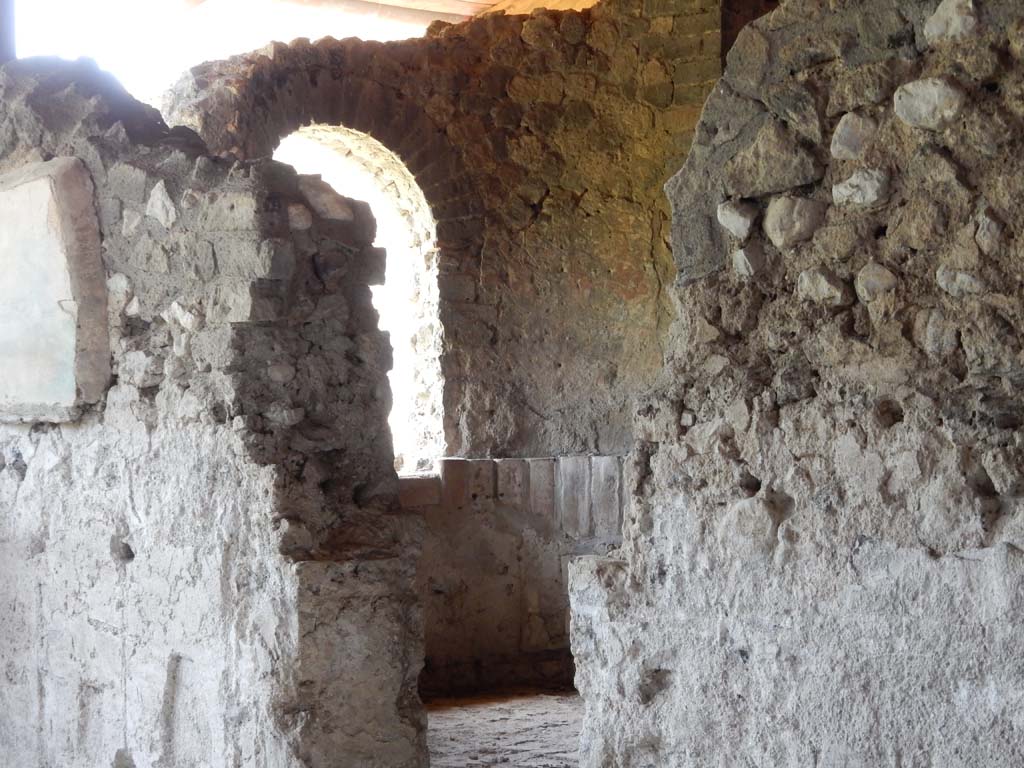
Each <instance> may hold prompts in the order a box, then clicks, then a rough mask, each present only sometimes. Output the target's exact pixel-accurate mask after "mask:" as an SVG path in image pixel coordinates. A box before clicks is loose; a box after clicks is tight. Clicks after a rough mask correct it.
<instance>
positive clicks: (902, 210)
mask: <svg viewBox="0 0 1024 768" xmlns="http://www.w3.org/2000/svg"><path fill="white" fill-rule="evenodd" d="M937 5H938V2H937V0H931V2H922V3H917V2H914V3H905V2H900V0H867V1H866V2H857V3H840V2H836V3H830V4H829V3H803V2H798V1H796V0H793V1H791V2H788V3H783V4H782V6H781V7H780V9H779V10H778V11H776V12H775V13H774V14H772V15H770V16H769V17H767V18H766V19H764V20H762V21H759V22H755V23H754V25H753V28H752V29H751V31H750V32H749V34H748V33H744V35H746V36H747V37H748V38H749V39H750V40H751V41H754V42H756V45H754V44H753V43H751V44H749V45H748V46H747V48H748V51H747V52H748V53H750V52H751V51H754V52H756V53H757V56H754V55H753V54H751V55H749V56H747V58H746V61H750V62H755V61H756V63H757V66H756V70H755V69H754V68H752V69H751V70H750V71H748V72H732V71H727V73H726V74H725V76H724V78H723V81H722V83H721V84H720V85H719V87H717V88H716V89H715V90H714V92H713V93H712V94H711V96H710V98H709V100H708V102H707V104H706V105H705V108H704V111H703V113H702V122H701V125H700V126H699V127H698V130H697V134H696V139H695V142H694V148H693V151H692V152H691V155H690V157H689V159H688V160H687V163H686V164H685V166H684V167H683V169H682V170H681V171H680V173H679V174H677V176H676V177H674V178H673V181H672V182H671V184H670V185H669V186H668V188H667V189H668V192H669V195H670V199H671V201H672V203H673V213H674V217H675V220H674V223H673V236H674V238H675V240H674V243H673V247H674V249H675V251H676V254H677V261H678V262H679V264H680V266H681V270H683V269H684V268H685V270H689V271H686V272H685V275H686V278H687V279H684V280H681V281H678V282H677V284H676V285H675V286H674V290H675V302H676V307H677V309H678V318H677V320H676V322H675V323H674V324H673V328H672V332H671V342H670V344H669V346H668V349H667V351H666V365H665V371H664V374H663V378H662V381H661V384H660V386H659V387H658V388H657V389H656V390H655V391H653V392H652V393H650V394H649V395H648V396H646V397H645V398H643V399H642V400H641V402H640V403H639V404H638V413H637V425H638V427H637V434H638V436H642V438H643V442H639V443H638V444H637V445H636V447H635V449H634V452H633V454H632V464H633V472H632V474H631V480H630V481H627V486H626V489H625V490H626V491H627V492H628V494H629V497H630V505H629V508H628V509H627V513H626V520H627V523H626V526H625V528H624V540H623V546H622V548H621V550H619V551H618V552H616V553H614V554H613V555H612V556H609V557H605V558H600V557H594V558H588V559H584V560H580V561H578V562H576V563H574V564H573V567H572V570H571V572H570V576H571V594H572V607H573V618H572V620H573V626H572V638H573V651H574V656H575V659H576V664H577V678H576V680H577V686H578V689H579V690H580V692H581V694H582V696H583V697H584V699H585V700H586V702H587V714H586V718H585V721H584V729H583V738H582V741H581V744H582V752H581V764H582V765H583V766H585V768H597V767H598V766H602V767H603V766H635V767H637V768H639V766H669V765H687V766H688V765H691V764H692V765H703V764H705V763H707V762H709V761H710V762H711V763H712V764H714V765H730V766H732V765H757V766H773V767H774V766H789V765H805V764H806V765H813V764H815V763H818V764H829V765H846V766H853V765H895V764H897V763H900V762H906V761H907V760H908V759H909V758H908V755H915V756H917V757H916V758H915V759H919V760H922V761H924V762H926V763H930V764H935V765H940V764H941V765H967V764H974V763H976V764H980V765H993V766H994V765H1014V764H1016V763H1019V762H1021V761H1022V760H1024V743H1022V742H1021V740H1020V739H1019V738H1017V730H1018V729H1017V727H1016V721H1017V720H1018V719H1019V712H1020V706H1019V696H1018V695H1017V693H1016V691H1017V689H1019V688H1020V687H1021V686H1024V669H1022V667H1021V665H1020V664H1019V659H1018V657H1019V654H1018V653H1017V650H1016V643H1015V640H1014V638H1015V637H1017V636H1018V635H1019V634H1020V633H1021V632H1022V631H1024V619H1022V616H1024V614H1021V613H1020V610H1019V608H1010V606H1018V605H1019V604H1020V603H1021V601H1022V600H1024V588H1022V583H1024V582H1022V579H1024V557H1022V555H1021V547H1020V537H1021V535H1022V534H1021V532H1020V531H1021V530H1022V529H1021V528H1020V527H1019V526H1020V522H1019V520H1020V518H1019V512H1018V506H1019V505H1018V504H1017V501H1016V498H1017V495H1018V493H1019V490H1006V489H1015V488H1016V487H1017V486H1016V483H1017V482H1018V481H1017V480H1014V479H1011V476H1013V475H1015V474H1017V475H1019V473H1016V472H1015V471H1011V472H1005V471H1004V468H1005V467H1009V466H1014V465H1015V463H1019V461H1020V454H1019V443H1020V425H1021V416H1020V414H1021V413H1024V400H1022V396H1021V390H1020V388H1019V386H1018V384H1017V382H1018V381H1019V379H1020V376H1021V375H1022V372H1024V361H1022V358H1021V353H1020V350H1021V348H1022V346H1024V310H1022V307H1024V294H1022V288H1021V282H1020V279H1019V276H1020V265H1019V263H1017V262H1018V261H1019V248H1018V247H1017V246H1016V245H1011V242H1014V240H1015V238H1016V237H1019V234H1018V233H1017V231H1016V230H1017V227H1018V224H1019V222H1020V221H1021V220H1024V205H1022V204H1021V200H1022V199H1024V186H1022V185H1024V182H1022V179H1024V175H1022V174H1020V173H1019V172H1018V166H1019V165H1020V162H1019V147H1017V146H1016V144H1013V145H1010V144H1004V145H1002V148H999V146H1000V145H999V143H998V142H994V143H993V142H979V141H978V135H979V134H978V131H977V129H976V126H977V124H978V123H979V122H981V119H980V118H979V119H975V118H970V115H971V114H973V113H974V112H975V111H977V112H978V113H979V114H982V115H986V116H987V115H994V114H997V113H1000V112H1004V111H1005V113H1007V114H1009V113H1011V112H1012V113H1014V114H1020V106H1019V102H1020V99H1021V91H1020V88H1019V86H1018V85H1011V84H1013V83H1017V81H1018V80H1019V79H1020V76H1019V73H1018V72H1017V69H1018V67H1017V64H1016V63H1015V62H1013V63H1011V60H1012V56H1011V53H1012V50H1008V49H1010V46H1011V42H1010V39H1009V37H1008V35H1007V32H1010V31H1011V30H1013V29H1014V26H1013V22H1014V21H1015V20H1016V19H1017V18H1019V16H1020V14H1021V8H1020V4H1019V3H1016V2H1011V0H990V1H989V2H985V3H984V4H981V3H977V6H978V9H977V10H978V15H979V20H982V21H983V22H984V23H983V24H982V25H979V27H978V29H977V30H976V36H973V37H972V36H968V37H965V38H961V39H959V40H957V41H955V43H950V44H942V45H935V46H930V47H929V46H925V45H924V42H925V41H924V39H923V36H922V32H923V29H924V26H925V23H926V21H927V19H928V18H929V17H930V16H931V15H932V14H933V13H934V11H935V9H936V6H937ZM755 49H756V51H755ZM993 58H994V59H995V60H996V61H997V62H999V64H998V66H996V67H995V68H993V67H992V66H991V59H993ZM742 60H743V57H737V58H735V59H730V67H729V69H730V70H732V69H733V68H734V67H735V66H739V64H740V63H741V61H742ZM986 62H988V63H986ZM971 72H975V73H979V74H980V73H986V74H984V76H976V75H975V74H970V73H971ZM941 73H946V76H949V75H950V74H952V73H956V76H957V77H958V79H959V80H960V85H958V88H960V89H962V92H963V93H962V97H961V98H958V99H955V101H956V102H958V103H959V105H960V106H959V107H957V108H955V109H949V110H947V109H946V105H941V106H940V105H938V104H937V102H935V101H932V103H931V104H927V103H926V104H924V105H920V104H919V105H917V106H919V107H924V108H923V109H922V110H921V112H920V114H917V115H915V116H913V120H912V122H914V123H915V124H922V125H924V124H927V125H929V126H935V130H941V133H936V132H935V131H934V130H911V129H909V128H908V127H907V125H906V123H905V122H904V120H903V119H901V116H898V115H896V114H894V112H893V110H892V108H891V107H889V106H888V105H883V102H884V100H886V99H888V98H889V96H891V94H892V89H893V88H895V87H896V86H897V85H899V84H900V83H903V82H907V81H912V80H914V79H915V78H922V77H923V78H926V79H927V78H929V77H931V76H934V75H939V74H941ZM788 86H799V87H802V88H807V89H808V90H810V91H811V92H813V93H816V94H821V95H822V96H821V98H824V95H825V94H828V98H829V109H828V110H827V118H828V119H827V120H826V121H825V123H824V125H823V128H824V130H823V135H826V136H832V135H834V130H835V124H834V123H835V121H837V120H838V119H839V118H840V117H841V116H842V115H843V114H844V113H847V112H850V111H851V110H852V109H858V110H863V114H865V115H867V116H870V117H871V118H872V119H874V120H876V121H877V123H878V133H877V134H876V137H875V139H874V140H873V141H872V142H871V143H870V145H869V146H868V147H867V150H866V152H865V153H864V155H862V157H861V158H860V161H861V162H863V163H864V164H865V167H869V168H879V169H885V170H887V171H888V172H890V173H891V174H892V178H893V179H894V180H898V183H893V184H892V185H891V189H890V191H889V195H888V196H887V197H886V198H885V199H880V200H879V201H878V203H877V204H875V205H871V206H852V205H847V206H833V207H832V208H830V209H828V210H827V213H826V216H825V218H827V221H824V225H823V226H820V227H818V228H817V229H816V231H814V234H813V237H811V239H809V240H802V241H797V242H795V243H793V244H791V245H789V246H788V247H783V248H781V249H780V250H781V251H782V252H781V253H778V254H776V253H774V252H770V253H771V257H772V268H771V269H770V270H765V271H763V272H762V273H760V274H759V275H758V276H757V279H756V280H750V279H744V278H743V277H742V276H741V275H739V274H737V273H736V271H735V270H734V269H723V267H726V266H727V265H729V259H730V258H731V257H732V255H733V253H734V252H735V250H736V243H735V241H734V240H732V239H731V238H728V237H726V236H725V235H724V233H723V232H722V228H721V226H720V225H719V224H718V222H717V220H716V211H715V210H714V206H715V205H717V203H718V202H719V201H721V200H722V199H724V197H725V196H726V195H727V178H726V170H725V168H726V164H727V162H728V158H730V157H734V156H737V155H738V154H739V153H741V152H742V151H744V149H745V148H747V147H749V146H750V145H751V143H752V142H753V141H754V140H755V137H756V133H757V130H758V129H759V124H758V123H757V121H758V120H761V119H764V118H763V114H764V112H763V110H759V106H758V105H759V104H760V105H762V106H764V105H767V103H768V97H767V94H770V93H774V92H777V91H779V90H782V91H785V89H786V88H787V87H788ZM912 90H913V89H911V91H912ZM738 94H739V95H738ZM905 96H906V93H904V94H903V96H901V97H900V98H899V99H897V101H896V103H897V106H898V108H899V109H900V111H901V112H903V115H902V117H907V116H908V110H907V109H906V108H905V107H906V104H905V103H903V98H904V97H905ZM925 101H927V99H926V100H925ZM932 107H937V108H935V109H932ZM768 108H770V107H768ZM960 108H962V111H960V113H959V114H960V115H961V116H962V117H963V119H959V118H956V119H954V118H953V116H954V115H955V114H956V111H957V109H960ZM1015 110H1016V111H1015ZM993 122H994V121H993ZM1018 143H1019V142H1018ZM993 148H995V152H996V154H990V153H991V152H992V151H993ZM825 149H826V147H823V146H818V147H816V148H815V152H816V153H818V156H821V153H823V151H824V150H825ZM844 162H845V161H844ZM855 170H856V168H855V167H847V166H845V165H840V164H839V163H838V162H836V163H835V164H833V166H832V167H831V168H829V170H828V175H827V176H826V177H825V179H823V180H822V182H821V183H816V184H812V185H809V186H808V187H807V188H805V189H802V190H801V191H800V192H799V196H800V197H801V198H806V199H808V200H817V201H822V200H826V199H828V193H829V188H830V187H831V186H832V185H833V184H838V183H841V182H842V181H844V180H845V179H847V178H848V177H849V176H850V175H851V174H852V173H854V172H855ZM826 185H827V186H826ZM702 194H703V195H705V196H706V197H707V199H708V200H710V201H711V202H710V204H705V203H704V202H703V201H702V198H701V195H702ZM789 196H795V193H794V194H793V195H789ZM766 197H767V196H764V195H762V196H759V197H758V198H757V199H755V200H752V201H751V202H755V203H757V204H758V205H760V206H764V205H765V204H768V203H769V202H770V201H769V200H768V199H766ZM771 204H772V205H775V206H776V208H778V205H779V203H777V202H775V201H771ZM787 204H788V205H792V203H787ZM986 207H987V208H990V209H991V214H990V215H991V216H992V217H993V219H995V220H998V221H999V222H1002V223H1003V225H1004V227H1005V230H1006V231H1005V232H1004V233H1003V236H1002V238H1001V240H1000V243H999V245H998V246H997V247H995V248H990V247H986V248H983V247H982V245H981V244H980V243H979V242H978V238H977V234H978V229H979V226H978V225H979V220H978V211H980V210H982V209H985V208H986ZM776 220H777V216H773V212H772V211H771V209H770V208H769V211H768V213H767V214H766V217H765V222H764V226H765V231H766V233H770V232H771V231H772V229H773V228H774V227H775V226H776ZM774 239H775V240H779V242H780V243H784V242H785V241H784V240H782V239H780V238H779V237H778V236H777V237H776V238H774ZM982 239H983V240H984V239H985V238H984V237H983V238H982ZM986 250H988V251H990V252H989V253H986ZM1011 252H1012V253H1016V254H1017V255H1016V256H1014V255H1011ZM940 270H941V272H940ZM975 280H977V281H980V282H979V283H975V282H974V281H975ZM854 285H855V286H856V290H857V298H858V300H857V301H854V297H853V291H852V290H851V287H852V286H854ZM951 290H952V292H950V291H951ZM979 290H980V292H975V291H979ZM955 294H956V295H955ZM673 417H674V418H673ZM670 427H671V428H670ZM1007 448H1008V449H1010V451H1011V452H1012V453H1007V454H1002V453H1001V451H1003V450H1005V449H1007ZM997 455H998V456H1001V457H1003V458H996V457H997ZM1011 455H1012V456H1013V458H1010V456H1011ZM986 457H991V458H986ZM951 628H953V629H951ZM983 638H984V639H983ZM979 643H980V645H979ZM979 649H980V650H979ZM937 656H941V658H942V663H941V664H940V665H937V664H936V663H935V659H936V657H937ZM993 681H1012V682H999V683H993ZM979 713H984V714H979ZM794 723H796V724H798V725H797V726H794V727H790V725H792V724H794ZM880 723H881V724H883V725H881V726H879V724H880ZM780 724H783V725H780ZM785 724H790V725H785ZM723 734H727V736H726V737H724V738H723Z"/></svg>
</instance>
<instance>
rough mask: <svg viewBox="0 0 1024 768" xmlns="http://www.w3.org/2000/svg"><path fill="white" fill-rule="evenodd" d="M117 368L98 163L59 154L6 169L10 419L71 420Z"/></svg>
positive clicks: (3, 379) (3, 413) (0, 401)
mask: <svg viewBox="0 0 1024 768" xmlns="http://www.w3.org/2000/svg"><path fill="white" fill-rule="evenodd" d="M109 378H110V351H109V341H108V338H107V328H106V283H105V280H104V273H103V266H102V262H101V260H100V235H99V224H98V222H97V219H96V212H95V208H94V206H93V185H92V180H91V178H90V176H89V172H88V170H87V169H86V168H85V166H84V165H83V164H82V162H81V161H80V160H77V159H75V158H57V159H55V160H50V161H49V162H45V163H32V164H30V165H27V166H25V167H24V168H21V169H19V170H17V171H14V172H12V173H8V174H4V175H3V176H0V420H2V421H67V420H70V419H72V418H74V416H75V415H76V413H77V411H78V409H79V408H80V407H81V406H82V405H85V404H88V403H94V402H96V401H97V400H99V399H100V398H101V397H102V395H103V392H104V390H105V387H106V385H107V382H108V380H109Z"/></svg>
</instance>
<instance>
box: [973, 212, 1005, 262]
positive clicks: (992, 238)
mask: <svg viewBox="0 0 1024 768" xmlns="http://www.w3.org/2000/svg"><path fill="white" fill-rule="evenodd" d="M975 221H976V222H977V231H976V232H975V234H974V240H975V242H976V243H977V244H978V248H980V249H981V252H982V253H984V254H985V255H986V256H992V255H993V254H994V253H995V252H996V251H998V250H999V245H1000V243H1001V242H1002V239H1003V224H1002V222H1001V221H999V219H997V218H996V216H995V213H994V212H993V211H992V209H991V208H987V207H986V208H983V209H982V210H980V211H979V212H978V214H977V216H975Z"/></svg>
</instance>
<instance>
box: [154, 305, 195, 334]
mask: <svg viewBox="0 0 1024 768" xmlns="http://www.w3.org/2000/svg"><path fill="white" fill-rule="evenodd" d="M163 317H164V320H165V321H166V322H168V323H172V324H175V325H177V326H178V327H179V328H183V329H184V330H186V331H189V332H190V333H195V332H197V331H200V330H202V328H203V317H202V315H201V314H200V313H199V312H198V311H195V310H191V309H186V308H185V307H183V306H182V305H181V304H179V303H178V302H177V301H173V302H171V306H170V307H168V308H167V311H166V312H165V313H164V314H163Z"/></svg>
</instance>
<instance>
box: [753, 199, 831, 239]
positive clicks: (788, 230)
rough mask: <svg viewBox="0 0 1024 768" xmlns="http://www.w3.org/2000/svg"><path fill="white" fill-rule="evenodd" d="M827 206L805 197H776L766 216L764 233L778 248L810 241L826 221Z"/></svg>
mask: <svg viewBox="0 0 1024 768" xmlns="http://www.w3.org/2000/svg"><path fill="white" fill-rule="evenodd" d="M826 209H827V206H826V205H825V204H824V203H821V202H818V201H817V200H808V199H807V198H804V197H776V198H774V199H773V200H772V201H771V202H770V203H769V204H768V210H767V212H766V213H765V215H764V231H765V234H766V235H768V239H769V240H771V241H772V244H773V245H774V246H775V247H776V248H781V249H785V248H790V247H792V246H794V245H796V244H797V243H800V242H803V241H804V240H810V239H811V238H812V237H813V236H814V233H815V232H816V231H817V230H818V227H820V226H821V225H822V223H823V222H824V221H825V211H826Z"/></svg>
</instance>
